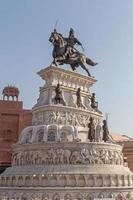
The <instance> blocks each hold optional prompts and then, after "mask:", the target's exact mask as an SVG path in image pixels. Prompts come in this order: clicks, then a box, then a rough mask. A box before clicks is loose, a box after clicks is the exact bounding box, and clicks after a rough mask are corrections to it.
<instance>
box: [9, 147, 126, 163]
mask: <svg viewBox="0 0 133 200" xmlns="http://www.w3.org/2000/svg"><path fill="white" fill-rule="evenodd" d="M43 164H45V165H50V164H54V165H56V164H72V165H76V164H112V165H114V164H115V165H123V156H122V153H121V152H117V151H113V150H106V149H98V150H97V149H86V148H83V149H81V150H79V149H77V150H71V149H62V148H59V149H53V148H51V149H48V150H46V151H41V150H38V151H19V152H16V153H14V154H13V156H12V165H43Z"/></svg>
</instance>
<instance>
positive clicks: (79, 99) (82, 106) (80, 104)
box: [76, 88, 85, 108]
mask: <svg viewBox="0 0 133 200" xmlns="http://www.w3.org/2000/svg"><path fill="white" fill-rule="evenodd" d="M80 91H81V90H80V88H78V90H77V92H76V96H77V106H78V108H85V106H84V105H83V104H82V99H81V93H80Z"/></svg>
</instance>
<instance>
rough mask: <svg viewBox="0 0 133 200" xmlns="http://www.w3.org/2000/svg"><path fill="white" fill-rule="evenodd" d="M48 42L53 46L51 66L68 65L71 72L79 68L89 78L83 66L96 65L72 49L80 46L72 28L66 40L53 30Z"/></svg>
mask: <svg viewBox="0 0 133 200" xmlns="http://www.w3.org/2000/svg"><path fill="white" fill-rule="evenodd" d="M49 41H50V42H51V43H52V44H53V46H54V48H53V54H52V55H53V58H54V60H53V64H55V65H58V64H59V65H62V64H70V66H71V68H72V70H73V71H74V70H75V69H76V67H78V66H81V67H82V68H83V69H84V70H85V71H86V72H87V74H88V76H91V75H90V72H89V70H88V69H87V68H86V66H85V64H88V65H91V66H95V65H97V63H95V62H93V61H92V60H91V59H90V58H87V57H86V56H85V55H84V54H82V53H80V52H79V51H78V50H77V49H76V48H75V47H74V45H75V44H78V45H81V46H82V44H81V43H80V42H79V41H78V39H77V38H75V37H74V31H73V29H72V28H71V29H70V32H69V37H68V38H65V37H63V36H62V34H61V33H58V32H57V30H56V29H54V32H52V33H51V36H50V38H49Z"/></svg>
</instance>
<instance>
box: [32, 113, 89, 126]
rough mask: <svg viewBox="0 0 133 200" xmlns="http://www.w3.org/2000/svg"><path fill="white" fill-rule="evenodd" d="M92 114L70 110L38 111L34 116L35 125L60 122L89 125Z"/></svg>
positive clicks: (62, 123)
mask: <svg viewBox="0 0 133 200" xmlns="http://www.w3.org/2000/svg"><path fill="white" fill-rule="evenodd" d="M89 118H90V115H89V114H88V115H85V114H81V113H79V112H77V113H76V112H69V111H64V112H63V111H62V112H61V111H60V112H59V111H57V112H55V111H47V112H44V113H43V112H41V113H37V114H35V115H34V116H33V121H32V124H33V125H42V124H46V125H47V124H60V125H72V126H80V127H87V126H88V122H89Z"/></svg>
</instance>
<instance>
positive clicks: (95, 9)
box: [0, 0, 133, 136]
mask: <svg viewBox="0 0 133 200" xmlns="http://www.w3.org/2000/svg"><path fill="white" fill-rule="evenodd" d="M56 20H58V26H57V29H58V31H59V32H61V33H62V34H63V35H65V36H67V35H68V32H69V28H70V27H73V28H74V30H75V35H76V37H77V38H78V39H79V40H80V41H81V42H82V44H83V46H84V48H85V54H86V55H87V56H88V57H90V58H92V59H93V60H95V61H97V62H98V63H99V64H98V65H97V66H96V67H95V68H90V71H91V74H92V75H93V76H95V78H96V79H97V80H98V82H97V83H96V84H95V86H94V87H93V88H92V90H91V91H92V92H95V93H96V97H97V100H98V102H99V108H100V109H101V110H102V111H103V113H109V128H110V130H111V131H113V132H115V133H121V134H127V135H129V136H133V89H132V87H133V78H132V76H133V0H128V1H125V0H108V1H107V0H23V1H21V0H0V93H2V89H3V87H4V86H6V85H8V84H12V85H16V86H17V87H18V88H19V89H20V92H21V94H20V100H23V101H24V107H25V108H32V106H33V105H34V104H35V103H36V99H37V98H38V95H39V87H40V86H42V85H43V81H42V80H41V79H40V78H39V76H38V75H37V74H36V72H37V71H39V70H40V69H42V68H44V67H47V66H48V65H49V64H50V63H51V61H52V56H51V54H52V48H53V47H52V45H51V44H50V43H49V41H48V38H49V35H50V33H51V31H52V30H53V27H54V24H55V22H56ZM79 50H80V49H79ZM78 71H79V72H80V73H84V72H82V71H81V70H80V69H78ZM1 98H2V95H1Z"/></svg>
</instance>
